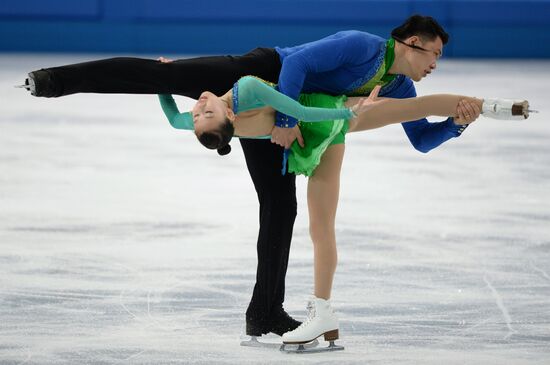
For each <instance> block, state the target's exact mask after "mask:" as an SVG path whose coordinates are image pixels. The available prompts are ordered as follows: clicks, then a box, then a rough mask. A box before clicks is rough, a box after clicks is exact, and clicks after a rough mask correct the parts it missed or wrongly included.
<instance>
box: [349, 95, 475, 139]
mask: <svg viewBox="0 0 550 365" xmlns="http://www.w3.org/2000/svg"><path fill="white" fill-rule="evenodd" d="M360 99H361V98H356V97H352V98H349V99H348V100H347V101H346V106H347V107H351V106H353V105H355V104H356V103H358V102H359V100H360ZM463 99H465V100H471V101H474V102H475V103H477V105H478V106H479V108H480V110H481V107H482V104H483V100H482V99H476V98H471V97H467V96H462V95H451V94H436V95H427V96H420V97H416V98H408V99H382V100H379V101H377V102H376V103H375V104H374V105H373V106H372V108H371V109H370V110H369V111H367V112H365V113H361V114H360V115H359V116H357V117H356V118H354V119H352V120H351V121H350V128H349V131H350V132H358V131H364V130H367V129H374V128H380V127H383V126H385V125H388V124H393V123H402V122H407V121H410V120H418V119H421V118H425V117H427V116H430V115H434V116H442V117H454V116H455V115H456V109H457V106H458V102H459V101H460V100H463Z"/></svg>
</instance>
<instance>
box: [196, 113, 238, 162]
mask: <svg viewBox="0 0 550 365" xmlns="http://www.w3.org/2000/svg"><path fill="white" fill-rule="evenodd" d="M234 134H235V127H233V123H231V122H230V121H229V119H227V118H226V119H225V121H224V122H223V124H222V125H221V126H220V128H219V129H218V130H216V131H211V132H204V133H202V134H201V135H200V136H197V138H198V139H199V142H200V143H202V145H203V146H204V147H206V148H208V149H211V150H218V153H219V154H220V155H221V156H223V155H227V154H228V153H229V152H231V146H230V145H229V142H230V141H231V138H232V137H233V135H234Z"/></svg>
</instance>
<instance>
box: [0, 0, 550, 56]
mask: <svg viewBox="0 0 550 365" xmlns="http://www.w3.org/2000/svg"><path fill="white" fill-rule="evenodd" d="M228 4H230V5H231V6H228ZM413 13H422V14H427V15H432V16H434V17H435V18H436V19H438V21H440V22H441V24H442V25H443V26H444V27H445V28H446V30H447V31H448V32H449V33H450V35H451V42H450V43H449V45H448V46H447V47H446V49H445V55H446V56H451V57H499V58H503V57H504V58H548V57H550V0H538V1H537V0H535V1H466V0H461V1H458V0H456V1H455V0H446V1H445V0H443V1H433V0H416V1H405V0H386V1H365V0H253V1H251V0H232V1H231V2H227V1H226V0H223V1H222V0H210V1H209V0H202V1H199V0H194V1H188V0H78V1H74V0H48V1H44V0H4V1H2V2H0V51H4V52H26V51H39V52H112V53H155V54H161V53H162V54H174V53H187V54H217V53H242V52H245V51H247V50H249V49H252V48H254V47H256V46H275V45H279V46H286V45H295V44H299V43H303V42H307V41H311V40H314V39H318V38H321V37H323V36H326V35H328V34H331V33H334V32H336V31H338V30H343V29H358V30H364V31H368V32H373V33H377V34H379V35H381V36H385V37H387V36H388V35H389V33H390V31H391V29H392V28H394V27H395V26H396V25H398V24H399V23H401V22H402V21H403V20H404V19H405V18H406V17H407V16H409V15H411V14H413Z"/></svg>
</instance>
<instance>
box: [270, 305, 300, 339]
mask: <svg viewBox="0 0 550 365" xmlns="http://www.w3.org/2000/svg"><path fill="white" fill-rule="evenodd" d="M301 324H302V322H300V321H297V320H295V319H294V318H292V317H291V316H289V315H288V313H287V312H286V311H285V310H284V309H283V308H279V309H276V310H275V312H273V313H272V315H271V318H270V320H269V321H268V323H267V326H266V328H265V330H266V332H273V333H275V334H276V335H279V336H282V335H283V333H285V332H288V331H293V330H295V329H296V328H298V326H299V325H301Z"/></svg>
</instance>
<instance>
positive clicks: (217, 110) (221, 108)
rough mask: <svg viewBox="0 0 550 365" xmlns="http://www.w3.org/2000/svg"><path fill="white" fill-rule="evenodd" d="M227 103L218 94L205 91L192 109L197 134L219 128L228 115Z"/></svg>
mask: <svg viewBox="0 0 550 365" xmlns="http://www.w3.org/2000/svg"><path fill="white" fill-rule="evenodd" d="M227 109H228V108H227V104H226V103H225V102H223V101H222V100H221V99H220V98H218V97H217V96H216V95H214V94H212V93H211V92H209V91H205V92H203V93H202V94H201V96H200V97H199V100H198V101H197V103H196V104H195V106H194V107H193V110H192V114H193V124H194V125H195V134H196V135H197V136H200V135H201V134H202V133H204V132H210V131H214V130H217V129H218V128H219V127H220V126H221V125H222V124H223V123H224V121H225V119H226V117H227Z"/></svg>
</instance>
